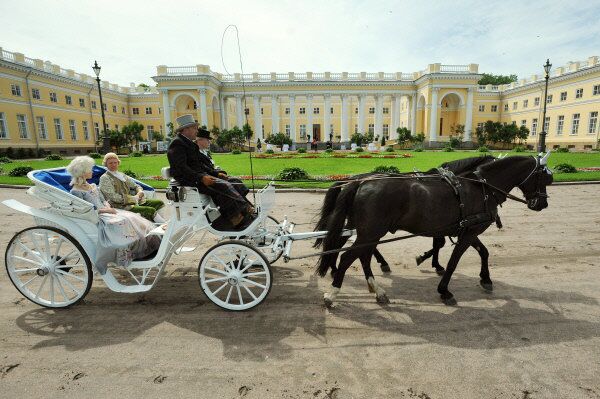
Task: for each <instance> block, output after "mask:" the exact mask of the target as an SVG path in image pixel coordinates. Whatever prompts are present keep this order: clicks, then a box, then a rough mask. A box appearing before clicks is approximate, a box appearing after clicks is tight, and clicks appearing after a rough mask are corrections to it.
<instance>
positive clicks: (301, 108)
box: [300, 107, 306, 115]
mask: <svg viewBox="0 0 600 399" xmlns="http://www.w3.org/2000/svg"><path fill="white" fill-rule="evenodd" d="M305 113H306V108H304V107H300V115H304V114H305Z"/></svg>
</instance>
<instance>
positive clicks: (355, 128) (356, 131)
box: [354, 124, 358, 133]
mask: <svg viewBox="0 0 600 399" xmlns="http://www.w3.org/2000/svg"><path fill="white" fill-rule="evenodd" d="M354 133H358V125H356V124H355V125H354Z"/></svg>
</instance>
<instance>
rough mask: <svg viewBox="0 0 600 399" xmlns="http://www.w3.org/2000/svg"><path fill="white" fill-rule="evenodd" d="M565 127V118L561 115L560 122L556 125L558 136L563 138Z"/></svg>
mask: <svg viewBox="0 0 600 399" xmlns="http://www.w3.org/2000/svg"><path fill="white" fill-rule="evenodd" d="M564 126H565V116H564V115H559V116H558V122H557V124H556V135H557V136H561V135H562V134H563V128H564Z"/></svg>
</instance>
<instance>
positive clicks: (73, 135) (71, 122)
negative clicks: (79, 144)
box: [69, 119, 77, 141]
mask: <svg viewBox="0 0 600 399" xmlns="http://www.w3.org/2000/svg"><path fill="white" fill-rule="evenodd" d="M69 131H70V132H71V140H72V141H77V128H76V127H75V121H74V120H73V119H69Z"/></svg>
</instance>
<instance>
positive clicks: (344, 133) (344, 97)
mask: <svg viewBox="0 0 600 399" xmlns="http://www.w3.org/2000/svg"><path fill="white" fill-rule="evenodd" d="M348 105H349V101H348V95H347V94H342V123H341V126H342V143H348V142H349V141H350V135H349V134H348V116H349V115H348Z"/></svg>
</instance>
